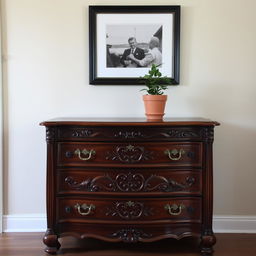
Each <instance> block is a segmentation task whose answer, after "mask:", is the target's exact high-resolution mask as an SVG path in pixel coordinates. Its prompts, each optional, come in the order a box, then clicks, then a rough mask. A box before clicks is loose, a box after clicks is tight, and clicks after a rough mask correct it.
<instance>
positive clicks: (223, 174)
mask: <svg viewBox="0 0 256 256" xmlns="http://www.w3.org/2000/svg"><path fill="white" fill-rule="evenodd" d="M218 121H219V120H218ZM240 123H241V122H240ZM255 158H256V127H253V126H252V127H251V128H250V127H245V126H241V125H240V126H239V125H235V124H231V123H225V122H221V126H220V127H217V129H215V141H214V162H213V163H214V214H220V215H221V214H223V215H254V214H255V212H256V204H255V195H256V186H255V181H256V172H255V170H256V167H255ZM253 202H254V203H253Z"/></svg>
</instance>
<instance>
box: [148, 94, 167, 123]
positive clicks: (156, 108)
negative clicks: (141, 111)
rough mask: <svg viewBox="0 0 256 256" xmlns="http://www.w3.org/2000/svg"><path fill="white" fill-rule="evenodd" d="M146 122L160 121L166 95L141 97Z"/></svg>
mask: <svg viewBox="0 0 256 256" xmlns="http://www.w3.org/2000/svg"><path fill="white" fill-rule="evenodd" d="M143 100H144V106H145V111H146V113H145V114H146V116H147V120H149V121H162V120H163V116H164V109H165V103H166V100H167V95H143Z"/></svg>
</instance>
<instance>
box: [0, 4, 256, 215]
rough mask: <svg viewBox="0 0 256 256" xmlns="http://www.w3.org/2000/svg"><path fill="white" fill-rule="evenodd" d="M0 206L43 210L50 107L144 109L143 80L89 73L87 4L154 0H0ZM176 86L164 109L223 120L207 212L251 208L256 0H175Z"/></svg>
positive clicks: (255, 176) (115, 111) (53, 113)
mask: <svg viewBox="0 0 256 256" xmlns="http://www.w3.org/2000/svg"><path fill="white" fill-rule="evenodd" d="M5 2H6V6H5V11H6V25H7V35H6V41H7V45H6V46H7V52H6V55H7V57H8V62H7V78H8V84H7V85H6V86H5V95H7V96H6V97H5V110H6V112H5V116H6V118H5V121H6V128H5V148H4V150H5V160H6V161H5V170H4V175H5V177H4V181H5V182H4V183H5V184H4V194H5V214H37V213H39V214H40V213H44V212H45V159H46V145H45V130H44V128H43V127H39V125H38V124H39V122H40V121H43V120H45V119H49V118H53V117H58V116H97V117H100V116H104V117H107V116H117V117H119V116H134V117H140V116H143V115H144V113H143V112H144V111H143V105H142V101H141V92H140V91H139V90H140V89H141V88H140V87H136V86H132V87H129V86H115V87H114V86H101V87H100V86H91V85H89V82H88V56H89V55H88V5H89V4H103V5H104V4H113V5H118V4H120V2H121V3H122V4H124V5H125V4H141V5H149V4H152V5H153V4H155V3H156V1H153V0H148V1H138V0H136V1H128V0H125V1H120V0H119V1H103V0H102V1H86V0H43V1H42V0H5ZM157 4H161V5H165V4H166V5H171V4H177V5H181V6H182V7H181V8H182V13H181V17H182V18H181V85H180V86H178V87H172V88H170V89H169V90H168V94H169V101H168V105H167V110H166V116H170V117H171V116H175V117H176V116H182V117H188V116H202V117H207V118H211V119H213V120H216V121H219V122H220V123H221V126H220V127H217V128H216V136H215V146H214V167H215V168H214V191H215V193H214V196H215V199H214V213H215V214H220V215H256V214H255V213H256V200H255V195H256V186H255V181H256V168H255V161H254V160H255V159H254V158H256V100H255V96H256V83H255V73H256V33H255V24H256V15H255V10H256V1H255V0H183V1H182V0H180V1H178V0H177V1H170V0H168V1H164V0H161V1H157Z"/></svg>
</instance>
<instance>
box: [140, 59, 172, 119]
mask: <svg viewBox="0 0 256 256" xmlns="http://www.w3.org/2000/svg"><path fill="white" fill-rule="evenodd" d="M142 78H143V80H142V81H143V83H144V84H145V85H146V87H147V88H145V89H142V90H141V91H146V92H147V95H143V100H144V106H145V111H146V116H147V120H149V121H161V120H163V116H164V109H165V103H166V100H167V95H163V94H164V90H166V89H167V85H170V84H172V80H171V79H170V78H168V77H166V76H162V73H161V72H160V71H159V69H158V66H156V65H155V64H153V65H152V66H151V69H150V70H149V71H148V74H146V75H145V76H143V77H142Z"/></svg>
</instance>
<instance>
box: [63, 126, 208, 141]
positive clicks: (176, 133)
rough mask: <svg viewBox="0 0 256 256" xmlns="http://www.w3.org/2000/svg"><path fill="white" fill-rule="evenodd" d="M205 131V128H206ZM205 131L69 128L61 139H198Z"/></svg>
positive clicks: (190, 129)
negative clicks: (103, 130)
mask: <svg viewBox="0 0 256 256" xmlns="http://www.w3.org/2000/svg"><path fill="white" fill-rule="evenodd" d="M206 129H207V128H206ZM205 132H206V131H205V129H204V130H203V129H200V130H198V129H193V128H185V127H181V128H169V129H163V131H157V132H155V131H154V129H152V130H151V131H150V132H149V131H143V130H137V129H136V130H124V129H122V130H112V129H111V130H109V131H108V132H104V133H103V132H102V131H100V130H98V129H97V128H90V129H87V128H70V129H68V130H66V131H65V132H64V133H63V134H62V136H63V137H73V138H97V137H102V138H122V139H140V138H141V139H150V138H200V137H204V136H205Z"/></svg>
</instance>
